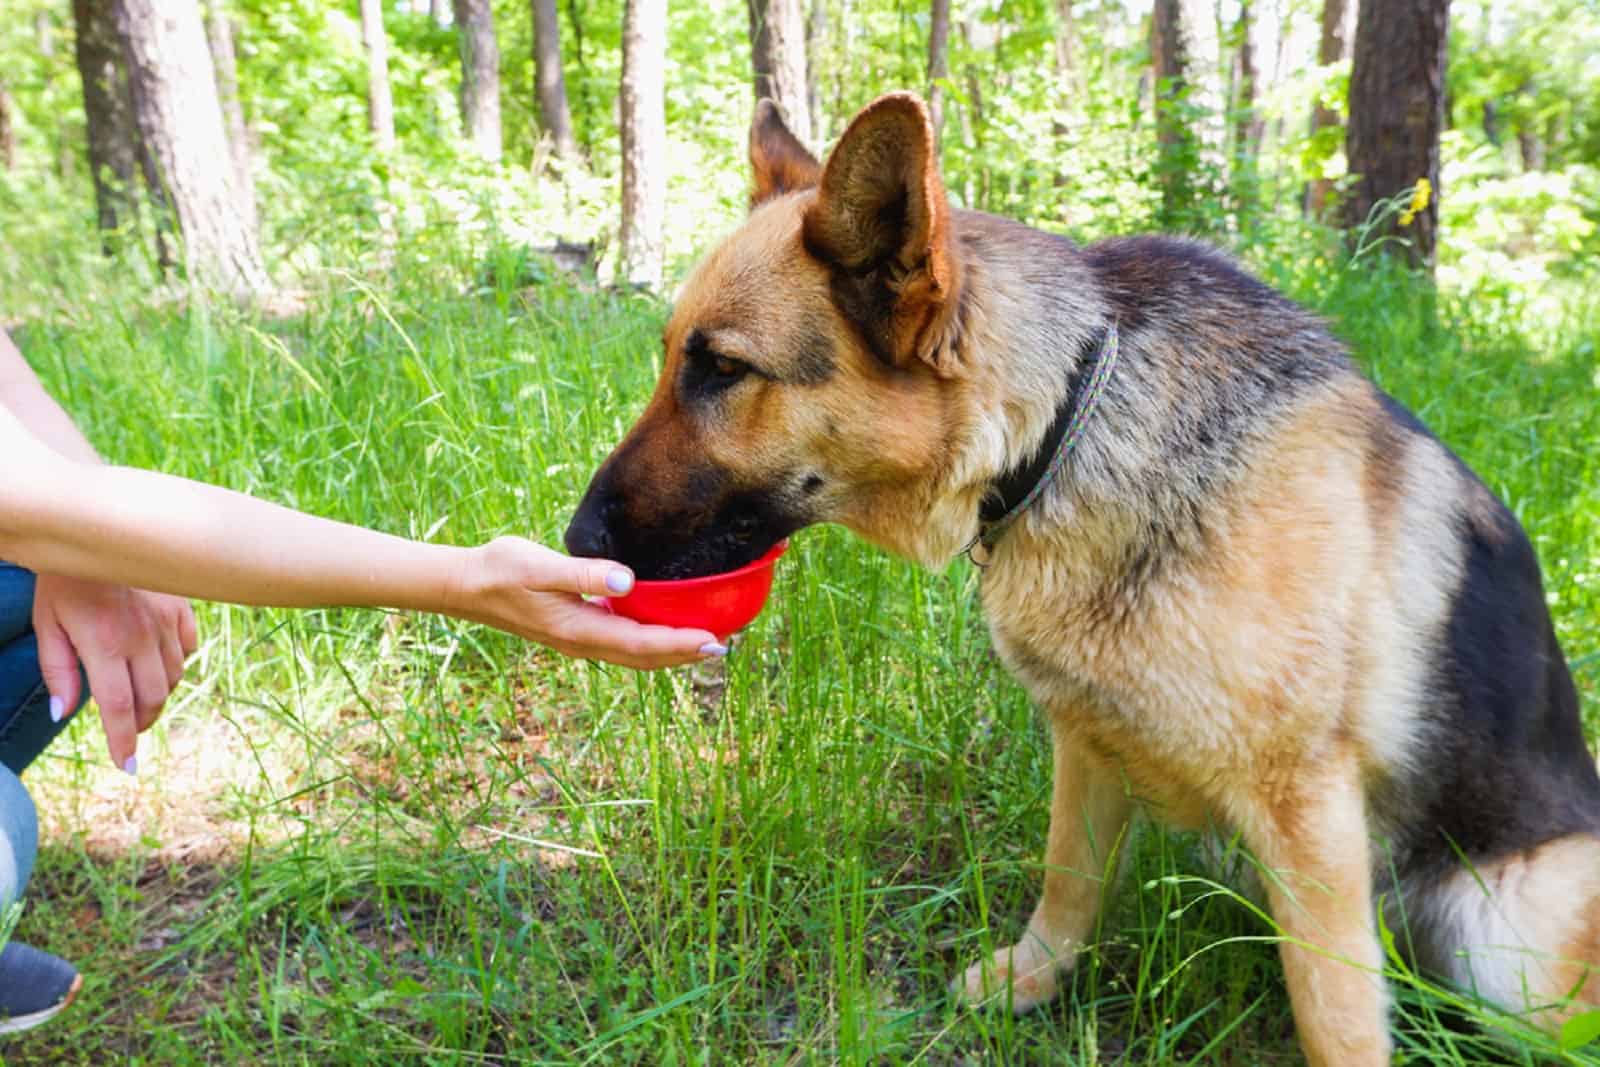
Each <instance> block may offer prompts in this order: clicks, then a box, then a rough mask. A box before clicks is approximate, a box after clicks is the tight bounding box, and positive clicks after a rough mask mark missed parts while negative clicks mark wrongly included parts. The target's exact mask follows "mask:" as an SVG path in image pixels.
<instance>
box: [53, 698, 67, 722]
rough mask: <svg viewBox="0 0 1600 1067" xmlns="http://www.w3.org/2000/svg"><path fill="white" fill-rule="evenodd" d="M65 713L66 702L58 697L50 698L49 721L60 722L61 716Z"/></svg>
mask: <svg viewBox="0 0 1600 1067" xmlns="http://www.w3.org/2000/svg"><path fill="white" fill-rule="evenodd" d="M66 713H67V702H66V701H65V700H62V699H61V698H60V697H57V696H53V697H51V698H50V721H51V722H60V721H61V717H62V716H63V715H65V714H66Z"/></svg>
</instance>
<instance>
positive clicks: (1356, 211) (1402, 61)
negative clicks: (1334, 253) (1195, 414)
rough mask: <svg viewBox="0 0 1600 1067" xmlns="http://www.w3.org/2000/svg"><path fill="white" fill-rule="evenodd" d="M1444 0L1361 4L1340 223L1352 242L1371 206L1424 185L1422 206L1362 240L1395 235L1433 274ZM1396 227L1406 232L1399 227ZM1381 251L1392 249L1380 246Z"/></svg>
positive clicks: (1445, 21)
mask: <svg viewBox="0 0 1600 1067" xmlns="http://www.w3.org/2000/svg"><path fill="white" fill-rule="evenodd" d="M1449 15H1450V0H1413V2H1410V3H1405V4H1396V3H1391V2H1389V0H1361V11H1360V14H1359V15H1358V16H1357V20H1356V43H1355V59H1354V65H1353V66H1352V67H1351V70H1350V126H1349V129H1348V130H1347V131H1346V134H1345V152H1346V154H1347V155H1348V156H1349V158H1350V172H1351V174H1353V175H1355V182H1354V183H1353V185H1352V186H1351V189H1350V198H1349V200H1348V201H1347V202H1346V204H1345V224H1346V226H1347V228H1348V229H1349V231H1350V233H1351V237H1352V239H1354V238H1356V237H1357V234H1358V230H1359V228H1360V227H1361V226H1363V225H1364V224H1365V223H1366V221H1367V218H1368V216H1369V214H1370V213H1371V212H1372V209H1373V207H1374V205H1376V204H1377V203H1378V201H1380V200H1385V199H1388V198H1390V197H1394V196H1397V195H1400V194H1402V193H1404V192H1405V191H1406V190H1407V189H1411V188H1412V187H1413V186H1416V185H1417V184H1418V182H1419V181H1420V180H1421V179H1426V180H1427V181H1428V183H1429V188H1430V191H1431V195H1430V196H1428V198H1427V203H1426V205H1423V206H1421V207H1420V209H1419V210H1416V211H1414V212H1408V213H1406V214H1403V215H1401V216H1400V217H1399V218H1393V217H1391V218H1389V219H1387V220H1386V221H1384V222H1383V223H1381V224H1380V225H1379V226H1378V227H1377V228H1376V231H1375V232H1373V233H1370V234H1368V235H1367V236H1366V239H1365V240H1366V242H1367V243H1369V244H1370V243H1371V242H1372V241H1374V240H1376V239H1377V238H1379V237H1381V236H1387V235H1390V234H1394V235H1397V236H1400V237H1406V238H1409V240H1408V241H1407V242H1406V243H1405V245H1404V247H1405V248H1406V250H1407V253H1406V254H1407V257H1408V258H1409V259H1410V261H1411V263H1412V264H1413V265H1414V266H1418V267H1421V268H1423V269H1425V270H1428V271H1430V272H1431V271H1432V270H1433V262H1434V246H1435V240H1436V238H1437V235H1438V226H1439V194H1440V189H1439V131H1440V128H1441V127H1442V126H1443V125H1444V70H1445V45H1446V39H1447V37H1448V34H1449V27H1450V18H1449ZM1401 221H1406V222H1407V223H1408V225H1406V226H1403V227H1402V226H1400V222H1401ZM1384 247H1387V248H1395V247H1398V246H1397V244H1396V243H1395V242H1386V243H1385V245H1384Z"/></svg>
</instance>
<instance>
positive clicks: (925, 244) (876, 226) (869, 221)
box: [805, 93, 957, 374]
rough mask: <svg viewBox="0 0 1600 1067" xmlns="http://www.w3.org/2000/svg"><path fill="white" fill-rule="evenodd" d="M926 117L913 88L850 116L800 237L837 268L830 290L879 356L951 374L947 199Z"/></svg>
mask: <svg viewBox="0 0 1600 1067" xmlns="http://www.w3.org/2000/svg"><path fill="white" fill-rule="evenodd" d="M934 143H935V142H934V137H933V122H932V120H931V119H930V118H929V115H928V109H927V106H926V105H925V104H923V102H922V101H921V100H920V99H919V98H918V97H916V96H915V95H913V94H911V93H891V94H889V95H887V96H882V97H879V98H878V99H877V100H875V101H873V102H872V103H871V104H869V105H868V106H867V107H866V108H865V109H864V110H862V112H861V113H860V114H859V115H857V116H856V117H855V119H854V121H852V122H851V123H850V126H849V128H848V129H846V130H845V131H844V135H843V136H842V137H840V138H839V143H838V144H837V145H836V146H835V147H834V149H833V153H832V154H831V155H829V156H828V162H827V163H826V165H825V166H824V167H823V170H822V180H821V182H820V183H819V185H820V187H819V189H818V191H817V200H816V203H815V204H813V205H812V206H811V208H810V209H809V210H808V211H807V213H806V219H805V241H806V247H807V248H808V249H810V250H811V252H812V253H813V254H814V255H816V256H818V257H819V258H821V259H822V260H823V261H824V262H825V263H827V264H829V265H830V266H831V267H833V268H834V270H835V277H836V279H837V281H836V284H835V293H836V296H838V297H839V298H840V299H841V301H842V302H843V303H845V304H846V305H847V306H846V307H845V311H846V313H847V314H849V315H850V316H851V317H852V318H854V319H855V320H856V321H857V322H858V323H859V324H860V325H861V327H862V329H863V330H864V331H865V333H866V335H867V338H868V340H869V341H870V342H871V344H872V346H873V348H874V350H875V351H876V353H877V355H878V356H879V357H880V358H883V359H885V360H887V361H888V362H890V363H891V364H893V365H894V366H898V367H904V366H905V365H906V364H907V363H909V362H910V360H912V359H913V358H920V359H923V360H926V361H927V362H928V363H930V364H931V365H932V366H933V367H934V369H935V370H937V371H938V372H939V373H940V374H951V373H954V371H955V366H954V360H955V356H954V354H953V352H952V351H951V350H950V347H949V346H948V345H947V344H946V343H945V342H944V338H943V333H944V331H943V330H942V329H939V328H938V326H939V325H940V324H941V323H942V322H943V321H944V319H945V315H944V312H946V311H948V310H950V309H951V301H952V300H953V299H954V297H955V285H956V282H957V279H956V276H955V271H956V263H955V262H954V258H953V257H952V255H951V249H950V204H949V201H948V199H947V198H946V197H945V192H944V183H943V182H942V181H940V179H939V161H938V156H937V153H936V150H935V148H934Z"/></svg>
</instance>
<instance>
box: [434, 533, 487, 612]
mask: <svg viewBox="0 0 1600 1067" xmlns="http://www.w3.org/2000/svg"><path fill="white" fill-rule="evenodd" d="M430 547H433V546H430ZM482 554H483V546H479V547H477V548H456V547H447V548H441V556H440V560H439V567H438V571H439V578H438V584H437V593H436V595H435V601H436V603H434V604H432V605H430V606H429V607H428V609H427V610H430V611H436V612H438V613H440V614H442V615H450V616H453V617H454V618H458V619H464V618H471V617H473V612H472V610H471V606H472V605H473V604H477V603H481V601H482V595H483V591H484V590H483V565H482Z"/></svg>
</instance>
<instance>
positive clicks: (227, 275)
mask: <svg viewBox="0 0 1600 1067" xmlns="http://www.w3.org/2000/svg"><path fill="white" fill-rule="evenodd" d="M112 11H113V12H114V13H115V17H116V23H117V32H118V34H119V35H120V36H121V38H122V46H123V52H124V54H125V56H126V57H127V62H128V87H129V90H130V93H131V95H132V98H133V113H134V118H135V119H136V121H137V123H138V128H139V137H140V140H141V141H142V142H143V144H144V146H145V149H146V151H147V153H148V155H149V158H150V161H151V162H152V163H153V164H154V169H155V170H156V173H157V176H158V178H159V188H160V189H161V190H162V191H163V192H164V193H165V194H166V197H167V199H168V201H169V202H170V203H171V205H172V209H173V213H174V214H175V215H176V216H177V221H178V229H179V232H180V233H182V235H183V253H184V262H185V265H186V267H187V271H188V276H189V278H190V279H191V280H193V281H198V282H201V283H203V284H207V285H215V286H218V287H221V288H224V289H227V290H229V291H232V292H235V293H249V292H256V291H259V290H262V289H265V288H266V287H267V284H268V281H267V272H266V269H265V268H264V267H263V266H262V261H261V250H260V248H259V247H258V245H257V243H256V232H255V230H254V229H253V228H252V227H251V226H250V225H249V222H248V220H247V219H245V218H244V217H243V216H242V215H241V213H240V211H239V203H240V198H239V195H238V193H237V192H236V191H235V189H234V188H233V168H232V167H228V166H218V165H217V161H218V160H221V159H227V158H228V139H227V135H226V134H225V133H224V132H223V127H222V105H221V104H220V103H219V102H218V100H217V78H216V71H215V70H214V69H213V67H212V65H211V53H210V52H209V51H207V49H206V35H205V28H204V27H203V26H202V24H201V21H200V8H199V5H198V4H197V3H196V0H112Z"/></svg>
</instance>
